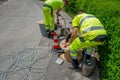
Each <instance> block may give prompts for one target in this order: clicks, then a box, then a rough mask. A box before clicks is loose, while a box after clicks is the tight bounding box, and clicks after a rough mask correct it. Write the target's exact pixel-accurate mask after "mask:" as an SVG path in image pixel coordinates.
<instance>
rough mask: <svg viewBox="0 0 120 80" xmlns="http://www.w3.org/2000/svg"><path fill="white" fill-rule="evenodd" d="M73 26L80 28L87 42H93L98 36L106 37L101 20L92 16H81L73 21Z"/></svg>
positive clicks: (84, 14)
mask: <svg viewBox="0 0 120 80" xmlns="http://www.w3.org/2000/svg"><path fill="white" fill-rule="evenodd" d="M72 26H73V27H77V28H79V33H80V34H81V36H82V37H83V38H84V39H85V40H92V39H94V38H95V37H96V36H98V35H106V30H105V29H104V26H103V25H102V24H101V22H100V21H99V19H97V18H96V17H95V16H93V15H91V14H86V13H83V14H79V15H77V16H75V18H74V19H73V21H72Z"/></svg>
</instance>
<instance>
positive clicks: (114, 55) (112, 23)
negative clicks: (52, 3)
mask: <svg viewBox="0 0 120 80" xmlns="http://www.w3.org/2000/svg"><path fill="white" fill-rule="evenodd" d="M65 9H66V11H67V12H69V13H70V14H71V15H72V16H73V17H74V16H75V15H76V12H77V11H78V10H81V9H82V10H84V11H85V12H87V13H90V14H94V15H95V16H96V17H98V18H99V19H100V21H101V22H102V23H103V25H104V26H105V29H106V30H107V33H108V41H107V42H106V44H105V45H104V46H99V47H98V51H99V54H100V58H101V63H102V73H101V75H102V80H120V77H119V75H120V0H69V6H67V7H66V8H65Z"/></svg>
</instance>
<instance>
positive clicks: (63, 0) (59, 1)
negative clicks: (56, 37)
mask: <svg viewBox="0 0 120 80" xmlns="http://www.w3.org/2000/svg"><path fill="white" fill-rule="evenodd" d="M67 4H68V0H47V1H46V2H45V4H44V5H43V7H42V10H43V13H44V20H45V30H46V32H47V35H48V37H51V36H52V35H53V32H54V30H55V23H54V11H56V12H55V13H56V16H59V12H60V10H61V9H62V8H63V7H64V6H66V5H67Z"/></svg>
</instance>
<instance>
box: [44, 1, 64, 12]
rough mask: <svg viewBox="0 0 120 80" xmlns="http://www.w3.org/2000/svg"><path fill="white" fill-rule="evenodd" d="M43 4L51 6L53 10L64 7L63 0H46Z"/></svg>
mask: <svg viewBox="0 0 120 80" xmlns="http://www.w3.org/2000/svg"><path fill="white" fill-rule="evenodd" d="M45 4H47V5H49V6H51V7H52V9H53V10H57V9H59V8H63V7H64V3H63V0H47V1H46V2H45Z"/></svg>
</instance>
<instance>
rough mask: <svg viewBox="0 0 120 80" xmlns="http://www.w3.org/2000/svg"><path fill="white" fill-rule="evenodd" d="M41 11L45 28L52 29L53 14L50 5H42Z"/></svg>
mask: <svg viewBox="0 0 120 80" xmlns="http://www.w3.org/2000/svg"><path fill="white" fill-rule="evenodd" d="M42 10H43V13H44V20H45V29H46V30H50V31H54V25H55V23H54V14H53V11H51V8H50V7H47V6H43V7H42Z"/></svg>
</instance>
